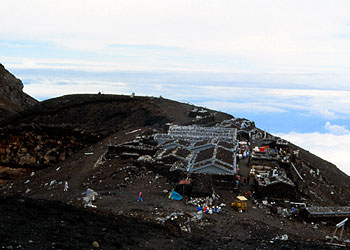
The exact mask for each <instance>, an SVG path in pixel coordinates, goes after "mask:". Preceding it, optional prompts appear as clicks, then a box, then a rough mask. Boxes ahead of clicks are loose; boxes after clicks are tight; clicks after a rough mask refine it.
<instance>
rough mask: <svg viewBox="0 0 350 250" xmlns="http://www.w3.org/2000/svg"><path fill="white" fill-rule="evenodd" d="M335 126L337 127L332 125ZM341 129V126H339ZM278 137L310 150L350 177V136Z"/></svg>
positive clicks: (330, 134) (293, 133) (303, 135)
mask: <svg viewBox="0 0 350 250" xmlns="http://www.w3.org/2000/svg"><path fill="white" fill-rule="evenodd" d="M330 126H331V127H332V126H335V125H330ZM339 127H340V126H339ZM278 136H280V137H282V138H284V139H286V140H288V141H290V142H292V143H294V144H296V145H298V146H300V147H302V148H304V149H305V150H309V151H310V152H311V153H313V154H315V155H317V156H319V157H321V158H323V159H324V160H327V161H329V162H332V163H333V164H335V165H336V166H337V167H338V168H339V169H340V170H342V171H343V172H344V173H346V174H347V175H350V158H349V151H350V134H344V135H334V134H332V133H323V134H322V133H317V132H315V133H296V132H291V133H287V134H278Z"/></svg>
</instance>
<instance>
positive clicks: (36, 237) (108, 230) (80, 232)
mask: <svg viewBox="0 0 350 250" xmlns="http://www.w3.org/2000/svg"><path fill="white" fill-rule="evenodd" d="M0 212H1V217H0V246H1V247H2V248H4V249H93V248H94V247H93V242H94V241H97V242H98V244H99V248H100V249H139V248H142V249H165V248H167V249H188V248H191V249H330V248H329V247H328V246H324V245H321V244H319V243H317V242H314V241H310V242H300V241H295V240H292V239H290V240H288V241H281V240H277V241H274V242H272V241H270V240H271V238H272V237H273V236H274V234H273V231H275V230H277V229H273V228H267V226H266V225H264V224H262V225H259V226H258V228H259V230H256V229H257V228H255V225H254V224H252V223H248V222H241V223H238V224H237V225H236V226H235V227H232V231H233V232H232V234H237V233H235V232H234V231H237V230H240V231H241V232H240V234H242V239H240V238H237V237H232V236H221V235H213V234H212V233H210V232H208V231H206V230H202V231H200V232H194V233H193V234H192V235H189V234H187V235H186V234H181V233H177V232H176V231H174V230H173V228H172V226H171V225H164V226H162V225H158V224H156V223H152V222H147V221H144V220H140V219H137V218H130V217H125V216H120V215H113V214H106V213H101V212H98V211H92V210H90V209H85V210H83V209H81V208H78V207H73V206H70V205H66V204H63V203H61V202H57V201H47V200H36V199H28V198H25V197H19V196H18V197H16V196H11V197H0ZM232 226H233V225H232ZM248 230H254V236H253V237H251V238H250V239H246V236H244V235H243V233H245V232H247V231H248Z"/></svg>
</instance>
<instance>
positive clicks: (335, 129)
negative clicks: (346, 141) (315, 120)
mask: <svg viewBox="0 0 350 250" xmlns="http://www.w3.org/2000/svg"><path fill="white" fill-rule="evenodd" d="M324 127H325V128H326V129H327V130H328V131H329V132H330V133H331V134H332V135H348V134H350V130H348V129H346V128H345V127H344V126H339V125H331V123H330V122H329V121H328V122H326V124H325V126H324Z"/></svg>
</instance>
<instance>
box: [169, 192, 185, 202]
mask: <svg viewBox="0 0 350 250" xmlns="http://www.w3.org/2000/svg"><path fill="white" fill-rule="evenodd" d="M182 198H183V197H182V196H181V195H180V194H179V193H178V192H175V191H174V190H173V191H171V193H170V195H169V199H171V200H176V201H180V200H182Z"/></svg>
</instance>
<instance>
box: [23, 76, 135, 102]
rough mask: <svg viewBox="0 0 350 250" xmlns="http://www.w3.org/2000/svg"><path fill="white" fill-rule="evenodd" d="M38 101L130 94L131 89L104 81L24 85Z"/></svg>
mask: <svg viewBox="0 0 350 250" xmlns="http://www.w3.org/2000/svg"><path fill="white" fill-rule="evenodd" d="M23 90H24V91H25V92H26V93H28V94H30V95H31V96H33V97H34V98H36V99H38V100H45V99H48V98H53V97H58V96H62V95H68V94H97V93H98V92H101V93H103V94H130V93H131V89H130V88H129V86H128V85H127V84H126V83H121V82H104V81H83V80H80V81H71V80H70V81H67V80H64V79H56V80H55V81H50V82H47V80H44V79H36V80H35V83H32V84H26V85H24V89H23Z"/></svg>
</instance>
